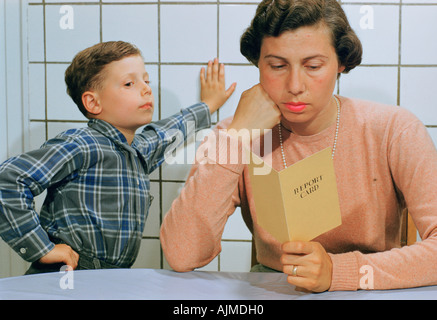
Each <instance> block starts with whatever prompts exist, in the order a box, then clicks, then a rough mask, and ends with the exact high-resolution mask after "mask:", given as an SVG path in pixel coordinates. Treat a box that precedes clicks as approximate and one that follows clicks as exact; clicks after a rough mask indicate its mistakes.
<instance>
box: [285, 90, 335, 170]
mask: <svg viewBox="0 0 437 320" xmlns="http://www.w3.org/2000/svg"><path fill="white" fill-rule="evenodd" d="M334 99H335V102H336V103H337V124H336V127H335V137H334V145H333V146H332V155H331V158H332V159H334V155H335V149H336V148H337V138H338V129H339V127H340V101H339V100H338V98H337V97H336V96H334ZM278 126H279V144H280V147H281V155H282V162H283V163H284V168H285V169H286V168H287V161H286V160H285V153H284V146H283V144H282V124H281V123H279V125H278Z"/></svg>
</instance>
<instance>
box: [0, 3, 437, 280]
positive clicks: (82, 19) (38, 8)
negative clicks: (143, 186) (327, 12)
mask: <svg viewBox="0 0 437 320" xmlns="http://www.w3.org/2000/svg"><path fill="white" fill-rule="evenodd" d="M22 2H23V5H22V6H21V7H20V5H19V2H18V1H6V0H0V37H2V38H1V41H0V157H1V159H0V161H3V160H5V159H6V158H7V157H9V156H12V155H13V154H15V153H19V152H22V151H24V150H28V149H33V148H37V147H39V146H40V145H41V143H43V142H44V141H45V140H46V139H47V138H51V137H53V136H54V135H56V134H57V133H59V132H61V131H63V130H65V129H67V128H71V127H79V126H84V125H85V124H86V121H85V120H86V119H85V118H84V117H83V116H82V115H81V114H80V112H79V111H78V110H77V108H76V106H75V105H74V104H73V103H72V102H71V100H70V98H69V97H68V96H67V94H66V93H65V84H64V80H63V72H64V70H65V68H66V67H67V66H68V63H69V62H70V61H71V59H72V57H73V56H74V55H75V54H76V53H77V52H78V51H79V50H81V49H84V48H85V47H88V46H90V45H92V44H94V43H97V42H99V41H106V40H116V39H121V40H125V41H131V42H133V43H135V44H136V45H137V46H138V47H139V48H140V49H141V50H142V53H143V56H144V57H145V60H146V69H147V70H148V72H149V74H150V75H151V80H152V89H153V92H154V95H155V100H156V105H157V108H156V113H155V115H154V120H158V119H160V118H162V117H166V116H168V115H170V114H172V113H173V112H175V111H178V110H179V109H180V108H181V107H183V106H188V105H190V104H192V103H194V102H196V101H197V100H198V97H199V92H200V89H199V84H198V78H199V71H200V68H201V66H202V65H204V64H205V63H206V62H207V61H208V60H210V59H213V58H214V57H217V56H218V57H219V58H220V61H222V62H225V63H227V65H228V66H227V69H226V79H227V83H228V84H230V83H231V82H234V81H236V82H237V83H238V84H237V89H236V92H235V93H234V95H233V96H232V97H231V99H229V101H228V102H227V103H226V104H225V106H223V108H222V109H221V110H220V111H219V112H218V113H217V114H216V115H214V121H219V120H222V119H224V118H226V117H228V116H230V115H232V114H233V112H234V110H235V108H236V107H237V105H238V100H239V96H240V94H241V93H242V92H243V91H244V90H246V89H248V88H250V87H251V86H253V85H255V84H256V83H257V82H258V70H257V69H256V68H255V67H253V66H251V65H250V64H249V63H248V62H247V61H246V60H245V59H244V58H243V57H242V56H241V55H240V53H239V38H240V36H241V34H242V32H243V30H244V29H245V28H246V27H247V25H248V24H249V23H250V21H251V19H252V17H253V14H254V12H255V10H256V6H257V3H258V2H259V1H258V0H223V1H222V0H197V1H196V0H179V1H178V0H176V1H175V0H168V1H167V0H161V1H158V0H130V1H129V2H123V1H119V0H101V1H97V0H88V1H85V0H70V1H68V2H61V1H56V0H29V1H25V0H23V1H22ZM340 3H341V4H342V5H343V7H344V9H345V11H346V13H347V15H348V17H349V19H350V23H351V25H352V27H353V28H354V29H355V31H356V32H357V34H358V35H359V36H360V38H361V39H362V42H363V45H364V56H363V63H362V66H360V67H358V68H356V69H355V70H353V71H352V72H351V73H350V74H349V75H342V77H341V78H340V80H339V82H338V85H337V90H338V92H339V93H340V94H343V95H346V96H353V97H358V98H364V99H369V100H377V101H381V102H385V103H389V104H396V105H398V104H400V105H402V106H405V107H406V108H408V109H410V110H412V111H413V112H414V113H416V114H417V115H418V117H419V118H420V119H422V120H423V121H424V122H425V124H426V125H427V126H428V128H429V132H430V134H431V136H432V138H433V140H434V142H436V143H437V111H436V110H437V102H436V101H437V100H436V99H435V98H434V96H433V93H434V92H435V79H436V78H437V37H435V34H434V33H435V30H436V29H437V20H436V19H435V17H437V0H417V1H416V0H402V1H401V0H347V1H346V0H343V1H340ZM63 6H69V7H67V8H65V7H64V9H70V10H72V12H73V16H72V18H73V19H74V20H73V21H69V22H70V23H71V22H73V28H72V29H63V28H61V25H60V21H61V19H63V17H64V18H65V14H66V13H65V11H64V13H62V12H61V11H60V10H61V8H62V7H63ZM20 10H22V11H20ZM20 13H21V15H22V17H23V18H22V19H20ZM70 18H71V17H70ZM20 21H22V24H23V25H22V26H21V25H20ZM64 22H65V21H64ZM21 27H22V28H21ZM20 30H21V32H22V34H20ZM3 37H5V39H4V41H3ZM20 38H21V39H23V41H22V42H20V40H19V39H20ZM20 51H21V52H23V54H22V57H23V59H24V61H23V63H22V64H21V65H20V61H19V59H20V55H17V54H16V53H17V52H20ZM23 64H24V66H25V67H24V68H23V69H22V71H21V73H20V68H21V66H22V65H23ZM17 70H18V71H17ZM22 79H24V82H23V81H22ZM17 106H22V108H21V109H20V108H19V107H17ZM16 123H19V125H16ZM11 124H13V125H11ZM195 146H196V144H195V143H192V144H190V145H189V147H190V148H193V147H195ZM189 156H190V152H187V151H182V153H181V154H179V155H178V157H182V159H184V158H183V157H189ZM178 159H179V158H178ZM189 169H190V165H188V164H175V165H165V166H163V167H161V168H160V169H158V170H156V171H155V172H154V173H153V175H152V183H151V189H152V190H151V192H152V194H153V195H154V197H155V199H154V202H153V204H152V207H151V210H150V213H149V217H148V220H147V223H146V228H145V231H144V234H143V241H142V247H141V252H140V255H139V258H138V260H137V262H136V263H135V267H140V268H145V267H146V268H169V267H168V264H167V262H166V261H165V259H164V257H163V254H162V252H161V248H160V243H159V226H160V224H161V221H162V217H163V215H164V214H165V213H166V212H167V210H168V208H169V207H170V205H171V202H172V200H173V199H174V198H175V197H176V196H177V195H178V193H179V192H180V189H181V188H182V186H183V183H184V181H185V179H186V176H187V174H188V170H189ZM41 201H42V200H41V199H38V202H37V203H41ZM250 240H251V235H250V232H249V231H248V230H247V228H246V227H245V225H244V222H243V221H242V219H241V214H240V212H239V210H237V211H236V213H235V214H234V215H232V216H231V217H230V218H229V221H228V224H227V225H226V228H225V231H224V234H223V241H222V248H223V250H222V253H221V254H220V255H219V256H218V257H217V258H215V259H214V260H213V261H212V262H211V263H210V264H209V265H207V266H205V267H204V268H202V269H203V270H222V271H247V270H249V267H250V256H251V242H250ZM18 261H19V260H18V259H17V257H16V256H15V255H14V254H13V253H11V252H10V250H9V249H8V248H7V247H6V246H5V245H4V243H0V277H2V276H8V275H12V274H14V275H15V274H17V273H18V274H19V273H20V272H21V271H22V270H24V269H25V268H24V264H23V263H21V264H20V263H19V262H18Z"/></svg>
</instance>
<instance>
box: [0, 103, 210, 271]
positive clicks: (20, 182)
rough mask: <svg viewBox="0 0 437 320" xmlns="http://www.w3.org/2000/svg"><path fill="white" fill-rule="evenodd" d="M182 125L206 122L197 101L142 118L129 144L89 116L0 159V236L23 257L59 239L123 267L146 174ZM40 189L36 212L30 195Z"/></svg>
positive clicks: (132, 252) (145, 206)
mask: <svg viewBox="0 0 437 320" xmlns="http://www.w3.org/2000/svg"><path fill="white" fill-rule="evenodd" d="M190 125H193V126H192V129H194V128H195V129H196V130H200V129H204V128H208V127H210V126H211V117H210V112H209V109H208V107H207V106H206V105H205V104H203V103H199V104H196V105H194V106H192V107H190V108H187V109H184V110H182V111H181V112H180V113H178V114H176V115H174V116H172V117H169V118H167V119H164V120H161V121H158V122H155V123H151V124H149V125H147V126H145V128H144V129H143V130H142V132H141V133H139V134H137V135H136V136H135V138H134V140H133V142H132V144H131V145H129V144H128V143H127V141H126V139H125V137H124V136H123V135H122V134H121V132H120V131H118V130H117V129H116V128H115V127H113V126H112V125H110V124H109V123H106V122H104V121H102V120H96V119H92V120H90V121H89V123H88V127H85V128H81V129H71V130H68V131H66V132H64V133H61V134H59V135H58V136H57V137H55V138H54V139H51V140H49V141H47V142H46V143H45V144H44V145H43V146H42V147H41V148H40V149H38V150H34V151H31V152H28V153H25V154H22V155H20V156H17V157H13V158H10V159H8V160H7V161H5V162H4V163H3V164H2V165H1V166H0V236H1V237H2V239H3V240H4V241H5V242H7V243H8V244H9V245H10V246H11V247H12V248H13V249H14V250H15V251H16V252H17V253H18V254H19V255H20V256H21V257H22V258H23V259H25V260H27V261H31V262H32V261H36V260H38V259H39V258H41V257H42V256H44V255H45V254H47V253H48V252H49V251H50V250H51V249H53V247H54V241H60V242H64V243H67V244H69V245H70V246H71V247H72V248H73V249H74V250H76V251H77V252H78V253H79V254H81V253H82V254H84V255H87V256H90V257H95V258H99V259H101V260H103V261H106V262H108V263H111V264H114V265H116V266H119V267H130V266H131V265H132V264H133V263H134V261H135V259H136V257H137V254H138V250H139V247H140V242H141V237H142V232H143V230H144V225H145V221H146V218H147V214H148V210H149V207H150V204H151V201H152V197H151V195H150V180H149V174H150V173H151V172H153V171H154V170H155V169H156V168H157V167H158V166H159V165H160V164H161V163H162V162H163V161H164V159H165V154H166V153H168V152H171V151H172V150H174V149H175V148H176V147H177V146H178V145H177V144H178V143H179V144H180V142H183V139H186V138H187V135H188V133H189V131H191V130H189V127H190ZM192 131H193V132H191V133H194V130H192ZM182 134H183V139H182ZM44 190H47V196H46V198H45V201H44V204H43V207H42V209H41V212H40V214H37V212H36V211H35V209H34V205H33V203H34V201H33V200H34V197H35V196H37V195H39V194H41V193H42V192H43V191H44ZM55 239H56V240H55Z"/></svg>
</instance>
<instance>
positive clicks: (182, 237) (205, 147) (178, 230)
mask: <svg viewBox="0 0 437 320" xmlns="http://www.w3.org/2000/svg"><path fill="white" fill-rule="evenodd" d="M233 139H235V138H233V137H230V136H228V135H227V134H226V133H224V132H219V131H218V130H214V131H212V133H211V134H210V135H209V136H208V137H207V140H206V141H204V143H203V144H202V145H201V146H200V147H199V149H198V151H197V155H196V163H195V164H194V165H193V167H192V169H191V171H190V174H189V176H188V178H187V181H186V184H185V186H184V188H183V189H182V191H181V193H180V195H179V196H178V198H177V199H175V201H174V202H173V204H172V206H171V208H170V210H169V212H168V213H167V214H166V215H165V217H164V220H163V223H162V226H161V234H160V239H161V244H162V248H163V251H164V254H165V257H166V259H167V261H168V263H169V265H170V266H171V267H172V268H173V269H174V270H175V271H179V272H185V271H192V270H194V269H195V268H199V267H202V266H204V265H206V264H208V263H209V262H210V261H211V260H213V259H214V258H215V257H216V256H217V255H218V254H219V253H220V251H221V237H222V234H223V230H224V227H225V224H226V222H227V219H228V217H229V216H230V215H231V214H232V213H233V212H234V211H235V208H236V206H238V205H239V203H240V198H239V192H238V183H239V179H240V177H241V174H242V172H243V169H244V164H242V163H238V161H234V162H230V161H227V159H223V157H222V156H223V155H224V154H227V153H226V150H227V149H228V146H229V145H234V146H238V149H239V150H240V151H241V146H240V145H239V144H238V142H236V141H235V140H233ZM231 152H232V150H231Z"/></svg>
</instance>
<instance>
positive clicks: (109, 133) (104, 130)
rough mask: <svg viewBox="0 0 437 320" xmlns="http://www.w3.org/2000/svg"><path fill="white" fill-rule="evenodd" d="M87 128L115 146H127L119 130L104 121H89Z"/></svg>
mask: <svg viewBox="0 0 437 320" xmlns="http://www.w3.org/2000/svg"><path fill="white" fill-rule="evenodd" d="M88 126H89V127H90V128H92V129H94V130H96V131H98V132H100V133H101V134H103V135H104V136H105V137H107V138H109V139H111V140H112V141H114V142H115V143H116V144H123V145H126V146H129V144H128V143H127V140H126V137H125V136H124V135H123V134H122V133H121V132H120V130H118V129H117V128H116V127H114V126H113V125H112V124H110V123H108V122H106V121H104V120H100V119H90V121H88Z"/></svg>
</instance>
